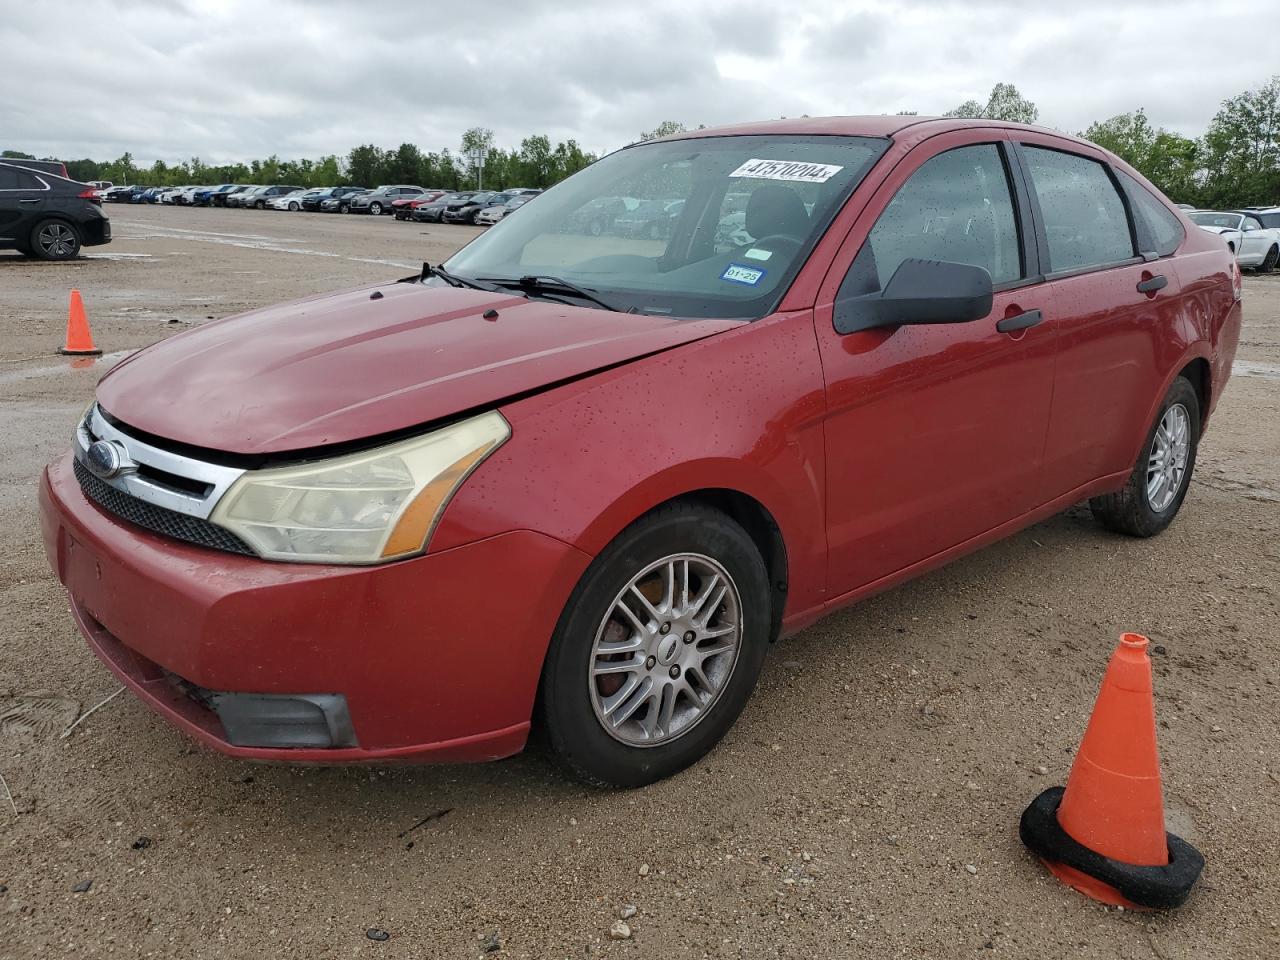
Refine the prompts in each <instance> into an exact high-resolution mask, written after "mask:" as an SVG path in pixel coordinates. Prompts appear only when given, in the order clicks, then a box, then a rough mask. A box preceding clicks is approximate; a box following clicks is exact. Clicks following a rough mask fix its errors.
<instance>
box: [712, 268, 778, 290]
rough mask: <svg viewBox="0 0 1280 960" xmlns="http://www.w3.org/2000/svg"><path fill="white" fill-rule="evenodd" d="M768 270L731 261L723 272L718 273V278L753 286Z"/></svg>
mask: <svg viewBox="0 0 1280 960" xmlns="http://www.w3.org/2000/svg"><path fill="white" fill-rule="evenodd" d="M768 272H769V271H767V270H761V269H759V268H758V267H749V266H747V265H746V264H745V263H731V264H729V266H727V267H725V268H724V273H722V274H720V279H721V280H728V281H729V282H730V283H742V284H746V285H747V286H748V287H754V286H755V285H756V284H757V283H759V282H760V281H761V280H762V279H764V275H765V274H766V273H768Z"/></svg>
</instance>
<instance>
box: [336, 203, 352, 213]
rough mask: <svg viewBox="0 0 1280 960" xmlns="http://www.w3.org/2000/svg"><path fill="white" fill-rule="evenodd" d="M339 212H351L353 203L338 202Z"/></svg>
mask: <svg viewBox="0 0 1280 960" xmlns="http://www.w3.org/2000/svg"><path fill="white" fill-rule="evenodd" d="M338 212H339V213H350V212H351V204H349V203H340V204H338Z"/></svg>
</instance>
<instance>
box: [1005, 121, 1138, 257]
mask: <svg viewBox="0 0 1280 960" xmlns="http://www.w3.org/2000/svg"><path fill="white" fill-rule="evenodd" d="M1022 150H1023V156H1024V157H1025V160H1026V163H1027V168H1028V170H1029V172H1030V176H1031V182H1032V185H1033V186H1034V188H1035V192H1036V197H1037V198H1038V200H1039V201H1040V213H1041V217H1042V219H1043V221H1044V230H1045V235H1046V239H1047V240H1048V245H1049V272H1051V273H1061V272H1063V271H1068V270H1084V269H1088V268H1089V267H1097V266H1104V265H1106V264H1110V263H1119V262H1121V261H1123V260H1128V259H1130V258H1131V257H1133V255H1134V249H1133V237H1132V235H1131V233H1130V230H1129V217H1128V214H1127V213H1126V211H1125V207H1124V201H1123V200H1121V198H1120V193H1119V192H1118V191H1117V190H1116V187H1115V184H1114V183H1113V182H1112V180H1111V177H1110V175H1109V174H1108V173H1107V170H1106V168H1105V167H1104V166H1103V165H1102V164H1101V163H1098V162H1097V161H1096V160H1090V159H1089V158H1087V157H1082V156H1079V155H1078V154H1074V153H1066V152H1064V151H1061V150H1049V149H1046V148H1043V147H1029V146H1024V147H1023V148H1022Z"/></svg>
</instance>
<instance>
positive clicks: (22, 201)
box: [18, 197, 40, 203]
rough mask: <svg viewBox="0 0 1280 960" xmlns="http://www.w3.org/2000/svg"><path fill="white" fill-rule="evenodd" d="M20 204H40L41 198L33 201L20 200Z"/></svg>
mask: <svg viewBox="0 0 1280 960" xmlns="http://www.w3.org/2000/svg"><path fill="white" fill-rule="evenodd" d="M18 202H19V203H39V202H40V198H39V197H36V198H34V199H32V200H19V201H18Z"/></svg>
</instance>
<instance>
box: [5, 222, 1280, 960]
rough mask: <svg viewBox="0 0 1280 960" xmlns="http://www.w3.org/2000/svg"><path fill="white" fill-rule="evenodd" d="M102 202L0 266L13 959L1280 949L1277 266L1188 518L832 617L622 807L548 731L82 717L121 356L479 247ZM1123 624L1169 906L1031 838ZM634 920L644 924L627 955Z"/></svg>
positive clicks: (1034, 541)
mask: <svg viewBox="0 0 1280 960" xmlns="http://www.w3.org/2000/svg"><path fill="white" fill-rule="evenodd" d="M110 213H111V216H112V219H113V224H114V228H115V233H116V237H117V239H116V241H115V242H113V243H112V244H110V245H109V246H106V247H99V248H94V249H91V250H89V251H87V254H88V255H87V256H86V257H85V258H84V259H82V260H80V261H77V262H75V263H70V264H42V263H33V262H27V261H24V260H21V259H19V258H18V257H16V256H14V255H8V254H4V253H0V291H3V293H2V297H0V361H3V362H0V414H2V415H3V421H2V422H3V423H4V425H5V428H6V429H5V435H6V436H7V438H8V440H7V448H6V450H5V456H4V457H3V458H0V530H3V537H4V539H3V543H4V547H5V549H4V550H3V553H2V554H0V774H3V776H4V777H5V779H6V781H7V784H8V787H9V790H10V791H11V792H12V796H13V807H10V805H9V803H8V801H7V800H6V799H5V798H4V797H3V796H0V885H2V886H0V890H3V892H0V957H3V958H13V960H17V958H22V960H30V958H35V957H53V956H62V955H67V956H76V957H100V956H119V957H140V956H146V957H182V958H206V957H208V958H212V957H217V958H239V957H246V958H248V957H259V956H290V957H294V956H296V957H326V958H327V957H339V956H370V957H386V958H402V957H403V958H409V957H413V958H419V957H450V958H465V957H469V956H482V955H485V954H486V953H487V952H490V951H491V952H492V953H493V954H496V955H498V956H514V957H529V958H539V960H541V958H558V957H583V956H602V957H659V956H679V957H686V956H688V957H702V956H706V957H750V958H755V957H852V956H857V957H862V956H867V957H913V958H917V957H961V956H969V955H977V956H983V957H985V956H995V957H1000V956H1005V957H1059V956H1062V957H1066V956H1070V957H1106V958H1111V957H1124V958H1130V957H1132V958H1147V957H1156V958H1158V960H1173V958H1186V960H1192V958H1194V960H1207V958H1231V960H1239V958H1252V957H1257V958H1274V957H1276V956H1277V955H1280V929H1278V928H1277V923H1278V922H1280V870H1278V869H1277V866H1276V865H1277V863H1280V802H1278V795H1280V738H1278V737H1277V733H1276V729H1277V724H1276V721H1277V719H1278V718H1280V707H1278V706H1277V701H1276V692H1277V691H1276V683H1277V678H1278V677H1280V667H1278V666H1277V664H1278V663H1280V630H1278V629H1277V625H1278V624H1280V610H1277V601H1278V597H1280V539H1278V537H1277V534H1278V532H1280V443H1278V439H1280V278H1274V279H1273V278H1265V277H1256V278H1255V277H1248V278H1246V281H1245V329H1244V333H1243V336H1242V340H1241V346H1240V359H1239V361H1238V364H1237V372H1236V376H1235V378H1234V379H1233V380H1232V382H1231V384H1230V386H1229V388H1228V390H1227V392H1226V394H1225V396H1224V397H1223V398H1222V401H1221V403H1220V404H1219V406H1218V413H1217V415H1216V418H1215V422H1214V423H1213V425H1212V428H1211V430H1210V431H1209V433H1208V435H1207V437H1206V439H1205V442H1204V445H1203V446H1202V448H1201V462H1200V464H1199V466H1198V469H1197V473H1196V481H1195V483H1194V484H1193V486H1192V488H1191V492H1190V495H1189V496H1188V497H1187V500H1186V503H1185V505H1184V506H1183V509H1182V514H1181V516H1180V517H1179V519H1178V521H1177V522H1176V523H1175V524H1174V525H1173V527H1172V528H1170V530H1168V531H1167V532H1166V533H1165V534H1163V535H1162V536H1160V537H1158V538H1156V539H1154V540H1150V541H1139V540H1129V539H1123V538H1120V537H1116V536H1113V535H1110V534H1108V533H1106V532H1104V531H1103V530H1102V529H1101V528H1100V527H1099V526H1098V525H1097V524H1095V523H1094V522H1093V521H1092V520H1091V519H1090V517H1089V513H1088V510H1087V508H1082V507H1076V508H1074V509H1072V510H1069V511H1067V512H1066V513H1064V514H1062V515H1060V516H1058V517H1055V518H1054V519H1052V520H1050V521H1047V522H1045V523H1042V524H1040V525H1038V526H1036V527H1034V528H1032V529H1029V530H1027V531H1025V532H1024V533H1022V534H1020V535H1019V536H1016V537H1014V538H1012V539H1009V540H1007V541H1005V542H1003V543H1001V544H998V545H996V546H993V547H991V548H989V549H987V550H984V551H981V552H980V553H977V554H975V555H973V556H971V557H969V558H967V559H965V560H962V561H960V562H957V563H955V564H953V565H952V566H950V567H949V568H947V569H946V570H943V571H941V572H939V573H936V574H933V575H931V576H928V577H925V578H923V579H921V580H917V581H915V582H914V583H911V584H908V585H906V586H904V587H901V588H899V589H897V590H894V591H892V592H890V593H888V594H885V595H882V596H880V597H878V598H876V599H874V600H872V601H869V602H867V603H863V604H861V605H859V606H857V607H856V608H854V609H852V610H849V611H847V612H844V613H841V614H837V615H835V616H833V617H830V618H829V619H827V620H825V621H823V622H821V623H819V624H818V625H816V626H814V627H811V628H810V629H808V630H805V631H804V632H802V633H800V634H799V635H797V636H795V637H793V638H791V639H789V640H787V641H785V642H783V643H782V644H780V645H779V646H778V647H777V648H776V649H775V650H774V651H773V653H772V656H771V658H770V660H769V662H768V663H767V664H766V667H765V672H764V676H763V678H762V680H761V684H760V688H759V689H758V691H757V692H756V695H755V697H754V699H753V701H752V703H751V704H750V705H749V707H748V708H747V711H746V713H745V714H744V716H743V717H742V719H741V720H740V721H739V723H738V724H737V726H736V727H735V729H734V730H733V731H731V733H730V734H729V736H728V737H727V738H726V740H725V741H724V743H723V744H722V745H721V746H720V747H719V748H718V749H717V750H716V751H715V752H714V753H713V754H712V755H711V756H710V757H709V758H708V759H707V760H706V761H705V762H703V763H701V764H699V765H698V766H696V767H694V768H693V769H691V770H689V771H687V772H685V773H683V774H681V775H680V776H677V777H674V778H672V779H671V780H669V781H666V782H664V783H660V784H657V785H655V786H653V787H649V788H647V789H644V790H639V791H634V792H630V793H607V792H600V791H594V790H588V789H584V788H583V787H581V786H579V785H577V784H576V783H573V782H571V781H569V780H566V779H564V778H563V777H562V776H561V775H560V773H559V772H558V770H557V769H556V767H555V766H554V765H553V764H552V763H551V761H550V760H549V759H548V757H547V756H546V755H545V753H543V752H542V751H540V750H538V749H533V750H531V751H530V752H527V753H526V754H524V755H522V756H520V757H517V758H514V759H512V760H509V761H506V762H503V763H498V764H491V765H487V766H475V767H430V768H427V767H424V768H407V767H399V768H388V769H363V768H343V769H318V768H291V767H283V766H263V765H251V764H247V763H241V762H236V761H231V760H228V759H224V758H222V757H221V756H218V755H216V754H213V753H211V752H209V751H206V750H204V749H199V748H197V747H195V746H194V745H193V744H191V743H190V742H188V741H187V740H186V739H184V738H183V737H182V736H181V735H180V734H178V733H177V732H176V731H175V730H173V729H172V728H170V727H169V726H167V725H166V724H164V723H163V722H161V721H160V720H159V719H158V718H157V717H155V716H154V715H152V714H151V713H150V712H149V711H148V710H147V709H145V708H144V707H143V706H141V705H140V704H139V703H138V702H136V701H135V700H134V699H133V698H132V697H131V696H129V695H127V694H126V695H122V696H120V697H118V698H116V699H114V700H112V701H111V702H110V703H108V704H106V705H105V706H104V707H102V709H101V710H99V711H98V712H97V713H95V714H93V716H91V717H89V718H88V719H87V720H85V721H84V722H83V723H82V724H80V725H79V726H78V727H77V728H76V729H75V730H74V732H72V733H71V734H70V736H68V737H66V738H65V739H64V738H61V737H60V734H61V732H62V731H63V729H65V727H66V726H67V724H68V723H70V722H71V720H72V719H74V718H75V717H76V716H78V715H79V714H80V712H81V711H82V710H87V709H88V708H90V707H91V706H93V705H94V704H97V703H99V702H100V701H101V700H102V699H103V698H105V697H107V696H109V695H110V694H112V693H113V692H114V691H116V690H117V689H118V685H117V684H116V683H115V682H114V680H113V678H112V677H111V675H110V674H109V673H108V672H107V670H106V669H105V668H104V667H103V666H101V665H100V664H99V663H98V662H97V660H96V659H95V658H94V657H93V656H92V655H91V654H90V653H89V651H88V649H87V648H86V647H85V645H84V643H83V642H82V641H81V639H80V637H79V636H78V634H77V632H76V630H75V628H74V626H73V625H72V622H71V619H70V617H69V615H68V612H67V605H66V602H65V598H64V595H63V592H62V590H61V589H60V587H59V585H58V584H57V583H56V581H55V580H54V579H53V578H52V577H51V575H50V573H49V570H48V568H47V566H46V564H45V560H44V556H43V552H42V549H41V546H40V543H39V529H38V524H37V519H36V505H35V478H36V476H37V473H38V471H39V468H40V466H41V464H43V463H44V462H45V461H46V460H48V459H50V458H51V457H53V456H54V455H55V454H57V453H58V452H59V451H61V450H62V449H64V448H65V447H66V446H67V443H68V439H69V437H70V434H71V429H72V425H73V423H74V421H75V418H76V417H77V415H78V414H79V413H80V411H81V410H82V409H83V408H84V406H85V405H86V404H87V403H88V401H89V399H90V396H91V392H92V389H93V384H94V382H95V380H96V378H97V377H98V376H99V375H100V373H101V372H102V370H103V369H104V368H105V367H106V365H107V364H109V363H110V362H112V361H111V359H110V357H111V355H113V354H116V353H118V352H121V351H127V350H131V349H133V348H136V347H139V346H142V345H144V344H146V343H149V342H151V341H153V340H155V339H157V338H160V337H163V336H165V335H167V334H169V333H171V332H173V331H176V330H180V329H183V328H184V327H185V325H187V324H190V323H199V322H202V321H204V320H205V319H207V318H209V317H213V316H222V315H225V314H229V313H233V312H237V311H240V310H243V309H246V308H249V307H254V306H259V305H264V304H269V303H274V302H277V301H280V300H283V299H287V298H290V297H296V296H301V295H304V294H309V293H313V292H316V291H321V290H325V289H330V288H338V287H342V286H347V285H352V284H356V283H360V282H365V281H373V280H378V279H385V278H387V277H388V276H391V277H394V276H399V275H402V274H404V273H408V272H412V271H413V270H414V269H416V268H417V266H418V265H419V264H420V262H421V260H422V258H424V257H426V258H428V259H431V260H433V261H434V260H436V259H440V258H442V257H443V256H444V255H446V254H447V253H448V252H449V251H451V250H452V249H455V248H456V247H457V245H458V244H459V243H460V241H462V240H464V239H466V238H468V237H470V236H471V235H472V234H473V233H474V231H473V230H471V229H469V228H460V227H449V226H430V225H429V226H423V225H417V224H405V223H396V222H393V221H391V220H390V219H389V218H386V219H382V220H374V219H372V218H369V217H350V216H348V217H337V216H326V215H321V214H285V213H272V212H269V211H268V212H241V211H236V210H226V211H223V210H182V209H169V208H154V207H147V208H136V207H133V208H120V207H113V208H111V210H110ZM72 286H76V287H78V288H79V289H80V290H81V292H82V293H83V294H84V297H85V302H86V305H87V307H88V310H89V316H90V320H91V322H92V324H93V331H94V335H95V337H96V338H97V341H98V345H99V346H101V347H102V348H103V349H104V350H106V351H107V353H108V358H106V359H104V360H103V361H99V362H97V363H95V364H87V365H85V366H84V367H83V368H81V369H73V364H71V362H70V361H67V360H65V359H62V358H56V357H53V356H50V354H51V351H52V350H53V348H54V347H56V346H57V345H58V344H59V343H60V342H61V336H62V328H63V324H64V322H65V317H66V312H65V311H66V297H67V290H68V288H70V287H72ZM1125 630H1138V631H1142V632H1145V633H1147V634H1149V635H1150V636H1151V637H1152V638H1153V641H1154V642H1155V643H1157V644H1159V645H1160V647H1159V648H1158V650H1157V653H1156V656H1155V657H1154V660H1155V664H1156V687H1157V700H1158V702H1157V711H1158V715H1159V724H1160V737H1161V748H1162V752H1163V760H1164V770H1165V793H1166V799H1167V804H1168V815H1169V826H1170V829H1172V830H1174V831H1175V832H1178V833H1181V834H1182V835H1183V836H1185V837H1187V838H1188V839H1190V840H1192V841H1193V842H1194V843H1196V844H1197V845H1198V846H1199V847H1200V848H1201V850H1202V851H1203V852H1204V854H1205V855H1206V857H1207V859H1208V867H1207V869H1206V871H1205V874H1204V876H1203V878H1202V880H1201V882H1200V885H1199V887H1198V888H1197V890H1196V891H1195V893H1194V894H1193V895H1192V899H1191V900H1190V901H1189V903H1188V904H1187V905H1186V906H1185V907H1184V908H1183V909H1181V910H1180V911H1178V912H1176V913H1173V914H1167V915H1156V914H1132V913H1124V912H1118V911H1115V910H1107V909H1105V908H1103V907H1101V906H1099V905H1097V904H1094V903H1092V902H1091V901H1088V900H1086V899H1084V898H1082V897H1080V896H1079V895H1077V894H1075V893H1074V892H1072V891H1070V890H1068V889H1066V888H1064V887H1062V886H1059V885H1058V884H1057V883H1056V882H1055V881H1053V880H1051V879H1050V878H1049V877H1048V875H1047V873H1046V872H1045V871H1044V870H1043V868H1042V867H1041V866H1040V865H1039V864H1038V863H1037V862H1035V861H1034V860H1033V859H1032V858H1031V857H1030V856H1028V855H1027V853H1026V852H1025V851H1024V850H1023V848H1022V847H1021V845H1020V844H1019V842H1018V838H1017V820H1018V816H1019V814H1020V813H1021V811H1022V808H1023V807H1024V806H1025V805H1026V803H1027V802H1028V801H1029V800H1030V799H1031V798H1032V797H1033V796H1035V794H1036V793H1038V792H1039V791H1040V790H1041V789H1043V788H1044V787H1046V786H1048V785H1051V784H1053V783H1061V782H1063V781H1064V779H1065V777H1066V773H1067V770H1068V768H1069V766H1070V762H1071V758H1072V755H1073V752H1074V750H1075V747H1076V745H1077V743H1078V741H1079V737H1080V735H1081V733H1082V732H1083V729H1084V725H1085V722H1086V719H1087V714H1088V710H1089V707H1090V705H1091V703H1092V700H1093V697H1094V695H1095V693H1096V691H1097V686H1098V683H1099V681H1100V679H1101V674H1102V669H1103V666H1104V664H1105V661H1106V658H1107V656H1108V655H1109V652H1110V650H1111V648H1112V646H1113V645H1114V643H1115V641H1116V638H1117V636H1118V635H1119V634H1120V633H1121V632H1122V631H1125ZM1161 651H1163V652H1161ZM1040 769H1044V770H1045V771H1046V772H1045V773H1043V774H1042V773H1040V772H1038V771H1039V770H1040ZM0 793H2V791H0ZM15 810H16V812H15ZM424 821H425V822H424ZM144 838H145V839H144ZM90 881H91V886H89V888H88V889H87V890H85V889H83V888H84V885H85V884H87V883H89V882H90ZM77 890H80V891H81V892H76V891H77ZM625 905H633V906H634V907H635V912H634V914H633V915H630V916H629V917H627V918H626V920H625V923H626V925H627V928H628V931H627V932H629V934H630V938H629V939H625V940H614V939H611V935H610V930H611V927H612V925H613V924H615V922H616V921H617V920H618V919H619V916H620V911H621V912H625V913H629V912H630V911H623V907H624V906H625ZM371 929H372V931H373V932H372V933H370V932H369V931H371ZM378 931H383V932H385V933H386V934H387V935H389V938H388V939H385V940H375V939H373V937H374V936H378V937H381V933H378ZM617 933H619V934H620V933H622V931H621V930H620V929H619V930H617Z"/></svg>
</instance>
